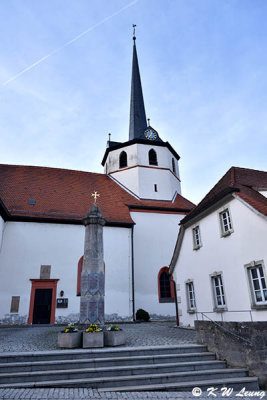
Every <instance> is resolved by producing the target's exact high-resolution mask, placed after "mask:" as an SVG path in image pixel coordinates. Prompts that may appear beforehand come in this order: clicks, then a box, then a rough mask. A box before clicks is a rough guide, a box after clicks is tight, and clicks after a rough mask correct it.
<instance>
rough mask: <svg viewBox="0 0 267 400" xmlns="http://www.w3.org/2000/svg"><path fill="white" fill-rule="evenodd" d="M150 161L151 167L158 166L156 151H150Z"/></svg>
mask: <svg viewBox="0 0 267 400" xmlns="http://www.w3.org/2000/svg"><path fill="white" fill-rule="evenodd" d="M148 159H149V165H158V160H157V153H156V152H155V150H154V149H151V150H149V152H148Z"/></svg>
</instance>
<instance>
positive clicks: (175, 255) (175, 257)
mask: <svg viewBox="0 0 267 400" xmlns="http://www.w3.org/2000/svg"><path fill="white" fill-rule="evenodd" d="M184 231H185V228H184V226H183V225H181V226H180V229H179V233H178V238H177V241H176V244H175V248H174V252H173V255H172V259H171V262H170V266H169V279H170V283H171V282H172V284H173V288H174V300H175V313H176V325H177V326H179V324H180V321H179V310H178V300H177V290H176V289H177V288H176V282H175V280H174V279H173V278H172V274H173V271H174V268H175V266H176V263H177V260H178V257H179V253H180V249H181V246H182V241H183V237H184Z"/></svg>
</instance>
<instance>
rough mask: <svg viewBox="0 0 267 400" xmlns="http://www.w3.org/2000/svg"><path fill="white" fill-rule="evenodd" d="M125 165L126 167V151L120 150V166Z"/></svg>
mask: <svg viewBox="0 0 267 400" xmlns="http://www.w3.org/2000/svg"><path fill="white" fill-rule="evenodd" d="M125 167H127V153H125V151H122V152H121V154H120V168H125Z"/></svg>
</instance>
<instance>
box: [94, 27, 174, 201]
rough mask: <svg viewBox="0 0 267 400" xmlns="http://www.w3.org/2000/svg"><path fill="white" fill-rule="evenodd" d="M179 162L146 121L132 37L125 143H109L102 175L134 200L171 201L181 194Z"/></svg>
mask: <svg viewBox="0 0 267 400" xmlns="http://www.w3.org/2000/svg"><path fill="white" fill-rule="evenodd" d="M179 158H180V157H179V155H178V154H177V153H176V151H175V150H174V149H173V147H172V146H171V145H170V144H169V143H168V142H164V141H163V140H162V139H161V138H160V136H159V133H158V132H157V131H156V130H155V129H154V128H152V126H150V123H149V120H147V119H146V112H145V105H144V98H143V91H142V84H141V77H140V71H139V65H138V57H137V50H136V37H135V34H134V36H133V60H132V81H131V101H130V127H129V140H128V141H127V142H123V143H121V142H114V141H110V140H109V141H108V143H107V149H106V152H105V155H104V158H103V161H102V165H103V166H104V169H105V173H106V174H108V175H109V176H110V177H111V178H112V179H114V180H115V181H117V183H119V184H121V185H122V186H124V187H125V188H126V189H127V190H129V191H130V192H132V193H133V194H134V195H136V196H137V197H138V198H140V199H151V200H169V201H171V200H173V199H174V198H175V197H176V195H177V194H178V195H179V194H181V185H180V178H179V168H178V160H179Z"/></svg>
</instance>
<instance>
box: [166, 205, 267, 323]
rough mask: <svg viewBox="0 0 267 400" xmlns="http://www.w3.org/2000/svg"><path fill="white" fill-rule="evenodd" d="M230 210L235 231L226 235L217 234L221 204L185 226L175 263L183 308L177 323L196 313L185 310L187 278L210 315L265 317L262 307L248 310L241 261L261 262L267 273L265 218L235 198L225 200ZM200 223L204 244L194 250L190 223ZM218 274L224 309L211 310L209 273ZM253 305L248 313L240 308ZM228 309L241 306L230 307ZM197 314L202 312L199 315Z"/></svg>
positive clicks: (245, 276)
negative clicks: (219, 310)
mask: <svg viewBox="0 0 267 400" xmlns="http://www.w3.org/2000/svg"><path fill="white" fill-rule="evenodd" d="M225 207H228V208H229V210H230V215H231V220H232V227H233V232H232V234H231V235H229V236H227V237H222V236H221V230H220V223H219V212H220V211H221V210H222V209H223V208H219V209H217V210H216V211H214V212H212V213H211V214H209V215H207V216H206V217H204V218H202V219H201V220H200V221H199V222H196V223H195V224H194V225H192V226H191V227H189V228H187V229H186V231H185V235H184V239H183V243H182V246H181V250H180V255H179V258H178V262H177V265H176V268H175V271H174V274H175V279H176V281H177V283H178V284H179V286H180V291H178V292H177V294H178V296H180V297H181V304H179V308H180V309H181V310H182V317H181V322H182V323H183V324H184V325H189V324H190V325H193V324H194V320H195V319H196V314H194V313H193V314H189V313H188V307H187V296H186V284H185V282H186V281H187V280H192V281H193V283H194V289H195V296H196V307H197V310H198V311H199V312H204V313H205V312H206V313H207V315H208V316H209V317H210V318H211V319H213V320H222V319H223V320H224V321H243V320H244V321H248V320H250V318H251V315H252V318H253V320H256V321H261V320H266V318H267V309H266V310H264V309H263V310H254V309H251V289H250V285H249V280H248V274H247V270H246V268H245V265H247V264H249V263H250V262H252V261H263V263H264V267H265V273H266V272H267V246H266V237H267V221H266V219H264V218H262V217H261V216H259V215H257V214H256V213H254V212H253V211H252V210H251V209H249V208H248V207H246V206H245V205H244V204H243V203H241V201H239V200H237V199H233V200H232V201H229V203H227V204H226V205H225ZM197 225H198V226H199V227H200V235H201V242H202V246H201V247H200V248H199V249H198V250H193V235H192V228H193V227H194V226H197ZM214 272H218V273H221V274H222V279H223V285H224V293H225V300H226V309H227V310H228V311H224V312H213V311H214V298H213V291H212V285H211V276H210V275H211V274H213V273H214ZM246 310H251V315H250V313H249V312H241V311H246ZM231 311H239V312H238V313H236V312H231ZM198 317H199V318H201V315H200V314H199V315H198Z"/></svg>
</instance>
